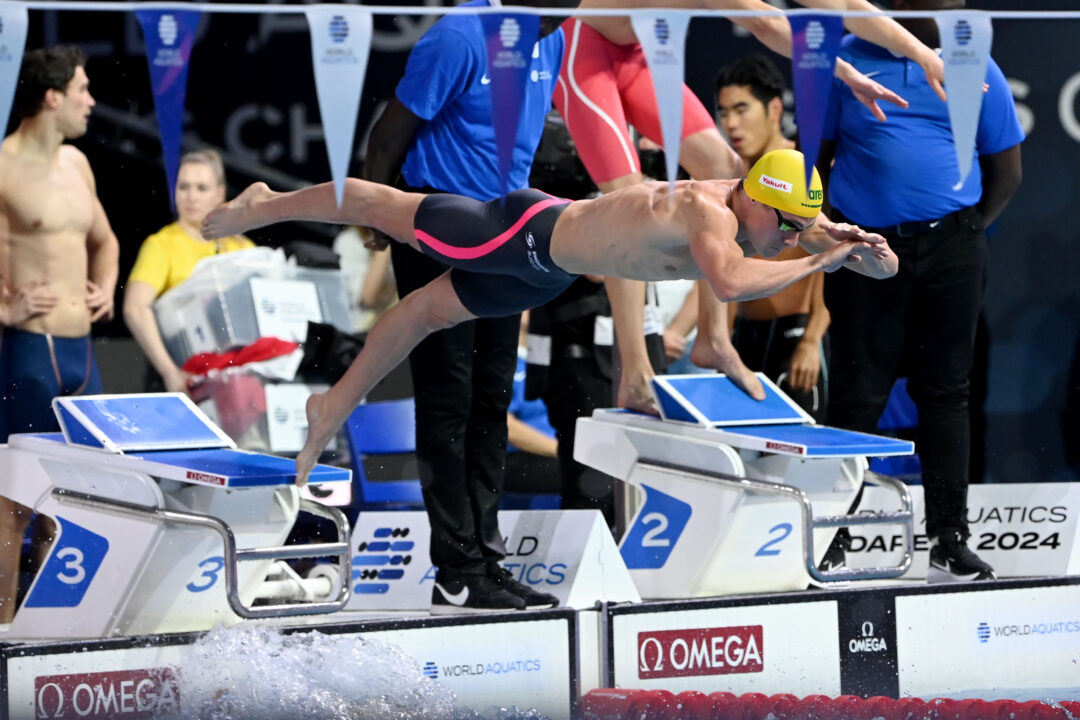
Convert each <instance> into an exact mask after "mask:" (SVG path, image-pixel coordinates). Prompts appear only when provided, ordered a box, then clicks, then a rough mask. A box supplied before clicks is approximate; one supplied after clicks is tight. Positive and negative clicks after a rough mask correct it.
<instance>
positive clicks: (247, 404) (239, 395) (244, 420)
mask: <svg viewBox="0 0 1080 720" xmlns="http://www.w3.org/2000/svg"><path fill="white" fill-rule="evenodd" d="M221 378H222V379H221V381H220V382H217V381H215V382H214V386H215V387H214V404H215V405H216V406H217V412H218V421H219V422H220V423H221V429H222V430H224V431H225V434H226V435H228V436H229V437H231V438H233V439H234V440H235V439H236V438H238V437H240V436H241V435H243V434H244V433H245V432H247V429H248V428H249V427H251V425H252V424H253V423H254V422H255V421H256V420H258V419H259V418H260V417H262V416H263V415H265V414H266V391H265V390H263V386H262V383H261V382H259V378H257V377H255V376H254V375H249V374H247V373H235V374H232V373H230V374H229V375H227V376H225V375H223V376H221Z"/></svg>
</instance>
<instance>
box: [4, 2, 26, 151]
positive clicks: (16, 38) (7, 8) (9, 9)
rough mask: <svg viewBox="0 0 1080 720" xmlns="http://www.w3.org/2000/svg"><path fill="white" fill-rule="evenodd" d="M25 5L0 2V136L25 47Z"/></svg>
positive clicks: (17, 79)
mask: <svg viewBox="0 0 1080 720" xmlns="http://www.w3.org/2000/svg"><path fill="white" fill-rule="evenodd" d="M26 25H27V18H26V6H25V5H16V4H15V3H0V119H2V120H3V123H4V124H3V125H0V136H2V135H3V131H4V128H6V127H7V122H8V118H9V117H10V115H11V102H12V100H14V98H15V85H16V84H18V82H19V69H20V68H21V67H22V56H23V50H25V49H26Z"/></svg>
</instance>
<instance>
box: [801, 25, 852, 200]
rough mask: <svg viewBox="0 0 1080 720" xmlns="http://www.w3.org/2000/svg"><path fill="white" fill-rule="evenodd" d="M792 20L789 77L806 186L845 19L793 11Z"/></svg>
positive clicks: (813, 160) (829, 91) (821, 126)
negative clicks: (791, 85) (794, 12)
mask: <svg viewBox="0 0 1080 720" xmlns="http://www.w3.org/2000/svg"><path fill="white" fill-rule="evenodd" d="M788 22H790V23H791V77H792V82H793V84H794V87H795V120H796V123H797V124H798V126H799V144H800V145H801V148H802V153H803V156H804V157H805V160H806V187H810V178H811V176H812V175H813V167H814V164H815V163H816V162H817V156H818V148H819V147H820V146H821V132H822V128H823V127H824V124H825V109H826V108H827V107H828V106H829V93H831V92H832V86H833V71H834V69H835V68H836V55H837V53H839V52H840V40H841V39H842V38H843V35H844V20H843V18H841V17H838V16H833V15H814V14H802V13H799V14H795V15H789V16H788Z"/></svg>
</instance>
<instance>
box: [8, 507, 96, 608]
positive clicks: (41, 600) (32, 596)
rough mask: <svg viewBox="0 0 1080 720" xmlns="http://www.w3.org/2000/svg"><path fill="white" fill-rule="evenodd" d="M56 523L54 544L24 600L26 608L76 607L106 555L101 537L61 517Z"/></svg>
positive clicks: (58, 517)
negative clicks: (56, 529) (57, 528)
mask: <svg viewBox="0 0 1080 720" xmlns="http://www.w3.org/2000/svg"><path fill="white" fill-rule="evenodd" d="M56 520H57V524H58V525H59V532H58V534H57V535H58V537H57V539H56V543H55V544H54V545H53V549H52V552H51V553H50V554H49V558H48V559H47V560H46V561H45V567H44V568H42V571H41V573H40V574H39V575H38V579H37V581H36V582H35V583H34V586H33V587H32V588H31V589H30V592H29V594H28V595H27V597H26V602H25V603H24V604H25V605H26V607H41V608H50V607H58V608H59V607H76V606H78V604H79V603H81V602H82V599H83V596H85V595H86V590H87V588H89V587H90V583H91V582H92V581H93V579H94V576H95V575H97V572H98V569H99V568H100V567H101V563H102V562H103V561H104V560H105V555H106V554H107V553H108V552H109V541H108V540H107V539H105V538H104V537H102V536H101V535H98V534H97V533H95V532H91V531H90V530H87V529H86V528H84V527H82V526H81V525H76V524H75V523H73V522H71V521H70V520H67V519H65V518H64V517H62V516H57V518H56Z"/></svg>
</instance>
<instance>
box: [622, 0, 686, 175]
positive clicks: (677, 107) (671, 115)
mask: <svg viewBox="0 0 1080 720" xmlns="http://www.w3.org/2000/svg"><path fill="white" fill-rule="evenodd" d="M630 21H631V22H632V23H633V25H634V33H635V34H636V35H637V38H638V42H640V43H641V48H642V50H644V51H645V61H646V62H647V63H648V65H649V72H650V73H651V74H652V82H653V93H654V94H655V95H656V105H657V109H658V110H659V113H660V134H661V135H663V142H664V159H665V160H666V165H667V176H668V186H669V189H670V192H672V193H673V192H674V191H675V177H676V175H677V173H678V171H679V149H680V146H681V144H682V124H683V117H682V111H683V79H684V77H685V75H684V71H683V68H684V55H685V50H686V28H687V26H688V25H689V24H690V14H689V13H686V12H677V11H669V10H641V11H639V12H636V13H634V14H633V15H631V16H630Z"/></svg>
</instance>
